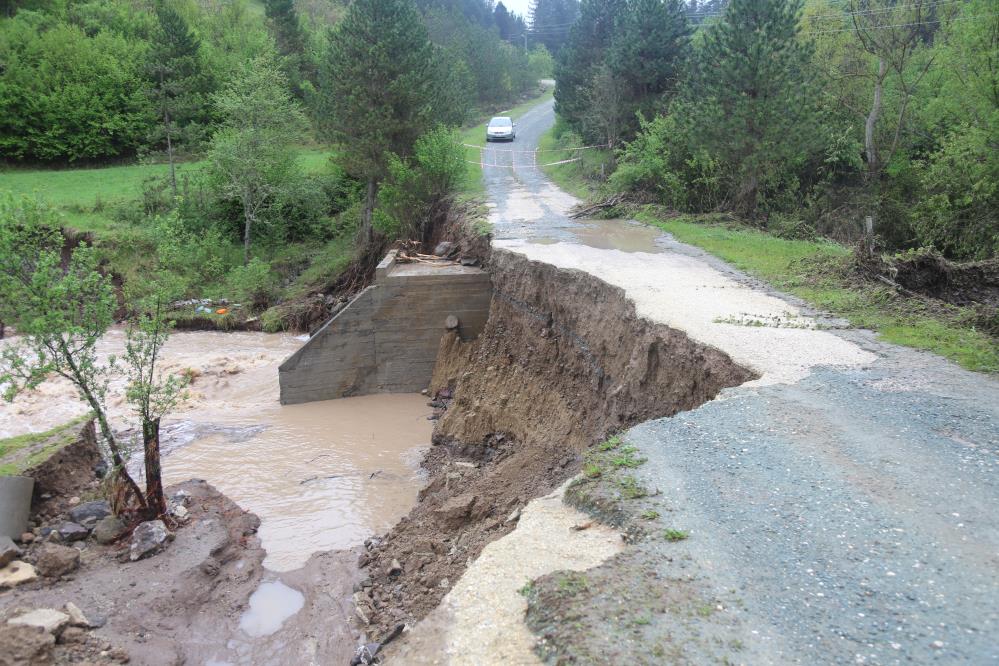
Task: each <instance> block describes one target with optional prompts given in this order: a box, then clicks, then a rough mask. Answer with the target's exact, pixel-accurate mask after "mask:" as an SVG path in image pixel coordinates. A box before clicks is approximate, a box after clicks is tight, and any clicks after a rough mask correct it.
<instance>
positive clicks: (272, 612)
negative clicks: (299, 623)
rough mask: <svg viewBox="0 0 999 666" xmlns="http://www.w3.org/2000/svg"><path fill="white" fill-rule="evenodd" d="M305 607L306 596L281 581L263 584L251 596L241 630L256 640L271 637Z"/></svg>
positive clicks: (243, 616)
mask: <svg viewBox="0 0 999 666" xmlns="http://www.w3.org/2000/svg"><path fill="white" fill-rule="evenodd" d="M304 605H305V595H303V594H302V593H301V592H299V591H298V590H296V589H295V588H292V587H288V586H287V585H285V584H284V583H282V582H281V581H271V582H267V583H261V584H260V587H258V588H257V589H256V590H254V592H253V594H251V595H250V607H249V608H248V609H247V610H246V612H244V613H243V615H242V617H240V618H239V628H240V629H242V630H243V631H244V632H245V633H246V635H248V636H252V637H254V638H259V637H261V636H270V635H271V634H273V633H274V632H275V631H277V630H278V629H280V628H281V625H282V624H284V621H285V620H287V619H288V618H290V617H291V616H292V615H294V614H295V613H297V612H298V611H300V610H302V606H304Z"/></svg>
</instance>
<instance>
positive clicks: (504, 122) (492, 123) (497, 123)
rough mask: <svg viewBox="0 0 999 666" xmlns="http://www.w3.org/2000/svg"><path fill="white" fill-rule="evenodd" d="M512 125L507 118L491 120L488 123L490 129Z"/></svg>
mask: <svg viewBox="0 0 999 666" xmlns="http://www.w3.org/2000/svg"><path fill="white" fill-rule="evenodd" d="M511 125H513V121H511V120H510V119H509V118H493V119H492V120H490V121H489V126H490V127H510V126H511Z"/></svg>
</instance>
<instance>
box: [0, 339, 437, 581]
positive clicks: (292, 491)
mask: <svg viewBox="0 0 999 666" xmlns="http://www.w3.org/2000/svg"><path fill="white" fill-rule="evenodd" d="M9 342H10V341H9V340H8V341H0V346H2V345H3V344H5V343H9ZM302 343H303V340H302V339H301V338H296V337H294V336H291V335H281V334H275V335H271V334H266V333H246V332H243V333H218V332H203V331H202V332H178V333H175V334H174V335H172V336H171V337H170V340H169V342H168V344H167V346H166V347H165V348H164V354H163V359H162V363H161V367H162V368H163V369H164V370H165V371H166V372H172V373H179V372H183V373H185V374H187V375H189V376H191V377H194V381H193V383H192V384H191V385H190V386H189V387H188V393H189V394H190V395H189V398H188V400H187V401H186V402H185V403H184V404H183V405H181V406H180V407H179V408H178V409H177V410H175V411H174V412H173V413H171V414H170V415H169V416H168V417H167V418H165V419H164V421H163V429H162V454H163V474H164V481H165V482H166V483H167V484H170V483H176V482H179V481H185V480H187V479H190V478H199V479H205V480H207V481H208V482H209V483H211V484H212V485H214V486H215V487H216V488H218V489H219V490H220V491H222V492H223V493H225V494H226V495H228V496H229V497H230V498H232V499H233V501H235V502H236V503H237V504H239V505H240V506H241V507H243V508H244V509H246V510H247V511H252V512H253V513H255V514H257V516H259V517H260V519H261V526H260V530H259V535H260V537H261V540H262V541H263V546H264V548H265V549H266V550H267V559H266V560H264V565H265V566H266V567H267V568H269V569H272V570H275V571H287V570H291V569H296V568H298V567H300V566H302V565H303V564H305V562H306V561H307V560H308V558H309V556H310V555H312V553H314V552H318V551H323V550H330V549H339V548H349V547H352V546H356V545H358V544H360V543H361V542H362V541H363V540H364V539H365V538H367V537H369V536H371V535H372V534H375V533H379V532H383V531H385V530H387V529H388V528H389V527H391V526H392V525H393V524H394V523H395V522H396V521H397V520H398V519H399V518H401V517H402V516H404V515H405V514H406V513H407V512H408V511H409V510H410V508H412V506H413V504H415V502H416V495H417V493H418V492H419V489H420V488H421V487H422V485H423V483H424V480H423V477H422V475H421V473H420V470H419V461H420V459H421V456H422V451H423V450H424V448H425V447H427V446H429V445H430V436H431V432H432V425H433V424H432V422H430V421H428V420H427V416H428V415H429V414H430V413H431V411H432V410H431V409H430V408H429V407H427V404H426V403H427V398H426V397H424V396H421V395H414V394H409V395H400V394H395V395H372V396H363V397H357V398H346V399H343V400H331V401H327V402H316V403H310V404H305V405H289V406H281V405H280V404H279V401H278V392H279V389H278V370H277V368H278V365H280V363H281V362H282V361H284V359H285V358H287V357H288V356H289V355H290V354H291V353H293V352H294V351H295V350H296V349H298V348H299V347H300V346H301V345H302ZM123 346H124V334H123V332H122V330H121V329H113V330H111V331H109V332H108V334H107V335H106V336H105V337H104V338H103V339H102V340H101V342H100V344H99V345H98V349H99V354H100V356H102V357H104V356H107V355H109V354H116V353H117V354H120V353H121V349H122V347H123ZM123 395H124V383H123V381H121V380H116V381H115V382H114V383H112V386H111V391H110V396H111V397H110V400H109V406H108V407H109V413H110V417H111V420H112V424H113V427H114V428H115V429H116V430H118V431H125V430H128V429H129V428H131V429H132V432H133V434H134V433H135V430H134V428H135V426H136V418H135V416H134V415H133V414H132V413H131V411H130V409H129V406H128V405H127V403H126V402H125V401H124V399H123ZM84 412H85V409H84V406H83V404H82V403H81V402H80V400H79V399H78V397H77V396H76V392H75V391H74V390H73V388H72V386H70V385H69V384H68V383H66V382H64V381H51V382H46V383H45V384H43V385H42V386H40V387H39V388H38V389H36V390H34V391H30V392H28V393H26V394H24V395H22V396H19V397H18V398H17V400H15V401H14V403H13V405H10V406H7V405H5V406H4V408H3V409H0V437H6V436H12V435H18V434H22V433H25V432H32V431H39V430H46V429H48V428H51V427H54V426H56V425H59V424H61V423H64V422H66V421H67V420H69V419H70V418H72V417H74V416H77V415H79V414H82V413H84ZM139 448H140V449H141V447H139ZM136 467H138V468H139V469H136ZM129 468H130V470H131V471H133V473H136V474H137V477H138V478H140V479H141V478H142V474H141V461H140V460H135V459H133V461H130V463H129Z"/></svg>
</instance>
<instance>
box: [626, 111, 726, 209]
mask: <svg viewBox="0 0 999 666" xmlns="http://www.w3.org/2000/svg"><path fill="white" fill-rule="evenodd" d="M674 106H678V105H674ZM681 114H682V110H671V113H669V114H667V115H663V116H656V117H655V118H653V119H652V120H651V121H646V120H644V119H643V120H642V121H641V131H639V133H638V135H637V136H636V137H635V139H634V141H632V142H631V143H628V144H626V145H625V147H624V149H623V150H621V152H620V154H619V157H618V168H617V171H615V172H614V173H613V174H612V175H611V178H610V182H611V186H612V187H614V188H615V189H616V190H618V191H622V192H634V193H637V194H638V195H639V196H640V197H645V198H650V199H652V200H653V201H655V202H656V203H661V204H663V205H665V206H669V207H671V208H674V209H676V210H682V211H689V212H707V211H710V210H713V209H714V208H716V207H717V206H718V205H719V204H720V203H721V201H722V199H723V191H724V190H723V179H724V170H723V168H722V164H721V162H720V161H719V160H718V159H716V158H715V157H713V156H711V155H710V154H709V153H708V152H707V151H705V150H703V149H700V150H697V151H694V152H691V151H690V150H689V148H688V143H687V141H686V136H687V134H686V128H685V127H684V126H683V125H682V124H681V123H680V122H679V120H678V118H679V117H680V116H681Z"/></svg>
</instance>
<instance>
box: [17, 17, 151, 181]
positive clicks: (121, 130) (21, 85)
mask: <svg viewBox="0 0 999 666" xmlns="http://www.w3.org/2000/svg"><path fill="white" fill-rule="evenodd" d="M146 47H147V45H146V43H144V42H141V41H134V40H128V39H126V38H124V37H122V36H121V35H117V34H114V33H110V32H99V33H97V34H96V35H95V36H93V37H88V36H87V35H86V34H85V33H84V32H83V31H82V30H81V29H80V28H78V27H76V26H73V25H68V24H65V23H55V24H52V23H50V22H46V21H40V20H39V19H38V16H37V15H35V14H34V13H33V12H30V11H26V12H19V13H18V15H17V16H15V17H14V18H13V19H8V20H5V21H0V62H3V66H2V67H0V154H2V155H4V156H5V157H8V158H12V159H16V160H41V161H63V160H65V161H70V162H73V161H77V160H91V159H99V158H108V157H115V156H119V155H131V154H134V153H135V152H136V150H137V149H138V148H139V146H140V145H141V144H142V143H143V141H144V140H145V138H146V136H147V135H148V134H149V131H150V129H151V127H152V126H153V124H154V122H155V118H156V116H155V113H153V109H152V106H151V104H150V102H149V99H148V98H147V97H146V95H145V89H146V82H145V79H144V76H143V71H142V67H143V63H144V61H145V54H146Z"/></svg>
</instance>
